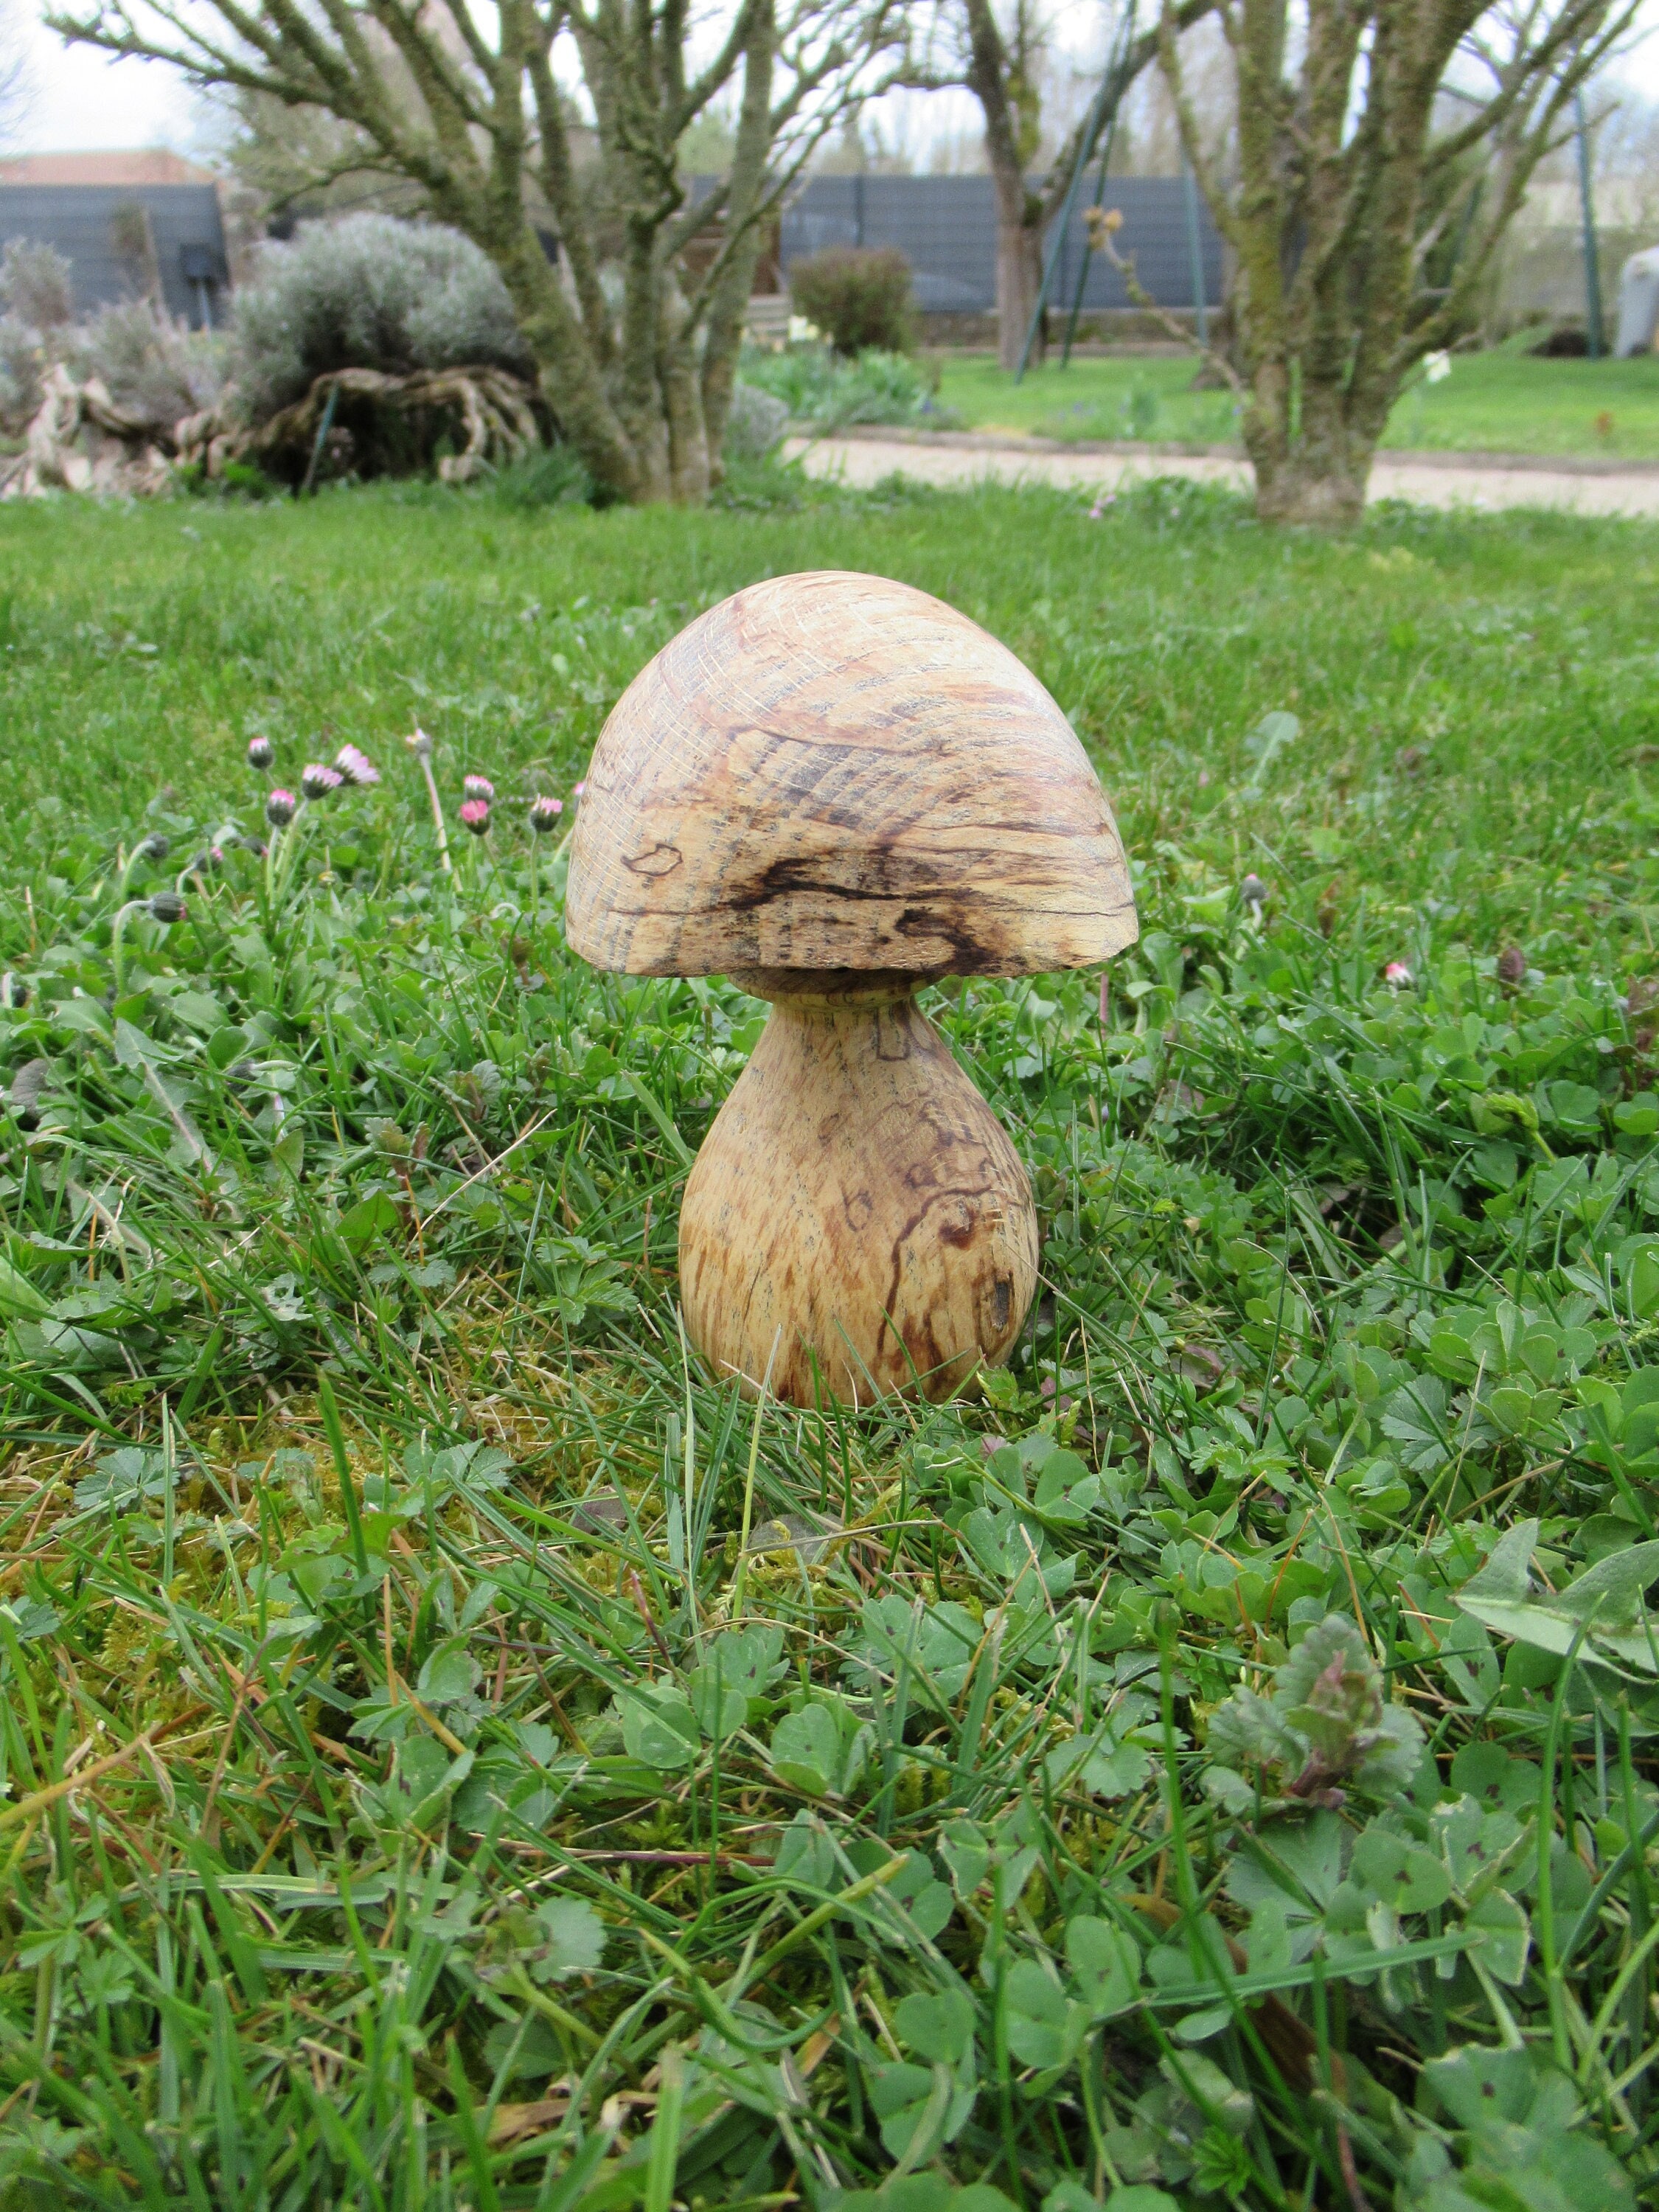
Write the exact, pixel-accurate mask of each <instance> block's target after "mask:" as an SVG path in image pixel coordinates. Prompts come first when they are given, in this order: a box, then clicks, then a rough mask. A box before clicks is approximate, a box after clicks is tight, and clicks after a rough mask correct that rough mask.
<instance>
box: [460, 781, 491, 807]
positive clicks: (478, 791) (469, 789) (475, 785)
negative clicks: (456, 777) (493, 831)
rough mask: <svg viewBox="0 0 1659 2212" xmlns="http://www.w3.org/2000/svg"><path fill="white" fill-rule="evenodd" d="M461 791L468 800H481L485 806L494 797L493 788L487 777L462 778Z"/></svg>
mask: <svg viewBox="0 0 1659 2212" xmlns="http://www.w3.org/2000/svg"><path fill="white" fill-rule="evenodd" d="M461 789H462V792H463V793H465V796H466V797H467V798H468V799H483V803H484V805H486V806H488V805H489V803H490V801H491V800H492V799H494V798H495V785H494V784H493V783H492V782H491V781H489V777H488V776H487V775H468V776H463V777H462V779H461Z"/></svg>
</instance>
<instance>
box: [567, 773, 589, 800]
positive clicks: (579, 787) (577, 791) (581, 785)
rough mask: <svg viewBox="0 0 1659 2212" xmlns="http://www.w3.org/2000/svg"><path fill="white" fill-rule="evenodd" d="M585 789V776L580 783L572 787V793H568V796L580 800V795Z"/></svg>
mask: <svg viewBox="0 0 1659 2212" xmlns="http://www.w3.org/2000/svg"><path fill="white" fill-rule="evenodd" d="M586 788H587V778H586V776H584V777H583V778H582V780H581V781H580V783H579V784H577V785H576V786H575V787H574V789H573V790H572V792H571V793H570V796H571V797H572V798H573V799H580V797H581V795H582V793H584V792H585V791H586Z"/></svg>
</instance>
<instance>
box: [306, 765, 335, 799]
mask: <svg viewBox="0 0 1659 2212" xmlns="http://www.w3.org/2000/svg"><path fill="white" fill-rule="evenodd" d="M344 781H345V778H344V777H343V775H341V773H340V771H339V769H337V768H330V767H329V766H328V764H327V763H326V762H325V761H307V763H306V764H305V766H304V768H303V769H301V771H300V788H301V791H302V792H304V793H305V795H306V797H307V799H326V798H327V797H328V794H329V793H330V792H331V791H337V790H338V789H339V788H340V786H341V785H342V784H343V782H344Z"/></svg>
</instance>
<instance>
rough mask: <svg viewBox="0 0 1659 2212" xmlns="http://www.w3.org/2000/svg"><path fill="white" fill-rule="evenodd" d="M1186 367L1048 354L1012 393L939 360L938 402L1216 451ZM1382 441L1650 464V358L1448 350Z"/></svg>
mask: <svg viewBox="0 0 1659 2212" xmlns="http://www.w3.org/2000/svg"><path fill="white" fill-rule="evenodd" d="M1197 368H1198V358H1197V356H1195V355H1194V356H1191V357H1189V358H1188V359H1184V360H1183V359H1181V358H1178V357H1165V358H1158V357H1156V356H1154V357H1150V358H1142V359H1134V358H1131V357H1127V356H1116V357H1114V358H1111V359H1106V360H1102V359H1098V358H1089V357H1085V356H1082V355H1079V356H1076V357H1075V358H1074V359H1073V361H1072V362H1069V363H1068V364H1067V365H1066V367H1065V368H1061V367H1060V364H1059V359H1058V356H1057V355H1056V356H1055V357H1054V360H1053V361H1052V362H1050V363H1049V364H1048V366H1046V367H1042V368H1033V369H1031V370H1030V371H1029V372H1028V374H1026V376H1025V378H1024V381H1023V382H1021V383H1020V384H1018V385H1016V384H1015V383H1014V381H1013V380H1012V377H1010V376H1008V375H1007V374H1005V373H1004V371H1002V370H1001V369H1000V368H998V367H997V365H996V363H995V362H994V359H993V358H992V357H991V356H989V355H988V354H987V355H977V354H970V355H957V356H951V357H950V358H949V359H947V361H946V362H945V368H944V376H943V381H942V383H941V386H940V390H939V398H940V400H941V402H942V403H943V404H945V405H946V406H949V407H952V408H954V409H955V410H956V411H957V414H958V415H960V416H961V417H962V419H963V422H965V423H966V424H967V425H968V427H969V428H972V429H989V428H1004V429H1012V430H1020V431H1028V432H1029V431H1037V432H1040V433H1041V434H1042V435H1043V436H1045V437H1051V438H1150V439H1168V440H1171V441H1196V442H1198V443H1200V444H1204V445H1225V444H1228V443H1231V441H1233V439H1234V437H1235V424H1236V417H1235V415H1234V401H1233V398H1232V394H1231V392H1194V391H1193V390H1191V389H1190V386H1191V384H1192V380H1193V377H1194V373H1195V372H1196V370H1197ZM1383 445H1384V446H1385V447H1405V448H1407V449H1408V450H1410V451H1413V452H1419V453H1420V452H1447V453H1541V454H1543V453H1559V454H1570V455H1573V456H1577V457H1583V458H1588V457H1595V458H1597V459H1604V460H1607V459H1611V460H1632V461H1637V460H1639V461H1651V460H1659V357H1654V358H1649V359H1644V360H1641V361H1539V360H1535V359H1534V358H1533V357H1532V356H1528V355H1516V354H1510V353H1505V352H1496V353H1485V354H1457V355H1455V356H1454V357H1453V360H1452V364H1451V373H1450V374H1449V375H1448V376H1446V377H1444V378H1443V379H1442V380H1440V382H1438V383H1437V384H1429V383H1426V382H1425V381H1423V380H1421V379H1419V380H1416V381H1415V382H1414V383H1413V385H1412V386H1410V387H1409V388H1408V389H1407V392H1405V393H1404V395H1403V396H1402V398H1401V400H1400V402H1399V404H1397V405H1396V407H1395V410H1394V413H1393V416H1391V418H1390V420H1389V427H1388V430H1387V432H1386V434H1385V435H1384V437H1383Z"/></svg>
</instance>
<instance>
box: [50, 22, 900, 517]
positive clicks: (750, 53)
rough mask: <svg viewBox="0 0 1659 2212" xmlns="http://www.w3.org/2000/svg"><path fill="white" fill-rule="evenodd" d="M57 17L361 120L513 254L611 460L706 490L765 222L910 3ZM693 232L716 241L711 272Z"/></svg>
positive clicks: (559, 363) (609, 478)
mask: <svg viewBox="0 0 1659 2212" xmlns="http://www.w3.org/2000/svg"><path fill="white" fill-rule="evenodd" d="M47 21H49V22H50V23H51V25H52V28H54V29H55V30H57V31H58V32H60V33H62V34H63V36H64V37H65V38H66V39H70V40H79V41H81V42H82V43H84V44H87V45H89V46H99V47H101V48H103V49H104V50H105V51H106V52H111V53H118V54H137V55H143V56H148V57H150V58H155V59H159V60H161V61H166V62H169V63H171V64H173V65H174V66H175V67H177V68H179V69H180V70H183V71H184V72H185V74H186V76H189V77H190V78H191V80H192V81H193V82H195V83H196V84H197V86H199V87H202V88H209V87H215V86H217V87H223V88H229V89H231V90H233V91H236V92H240V93H242V94H263V95H266V96H268V97H269V98H270V99H273V100H277V101H280V102H281V103H282V104H283V106H287V107H290V108H295V109H307V108H310V109H322V110H324V111H325V112H326V113H328V114H330V115H331V116H334V117H336V118H338V120H339V121H340V122H341V123H343V124H345V125H349V126H350V141H349V147H348V149H347V155H348V158H349V160H350V161H351V162H352V164H353V166H354V167H356V168H357V169H359V170H361V169H362V167H363V166H364V162H363V152H364V149H365V147H366V148H368V149H370V152H371V154H372V158H373V161H374V165H375V166H377V167H380V169H382V170H383V171H384V172H385V173H387V174H388V175H392V176H396V177H400V178H406V179H409V180H410V182H412V183H413V184H415V185H417V186H418V187H419V188H420V191H421V194H422V198H423V200H424V202H425V204H426V205H427V206H428V208H429V209H430V210H431V211H432V213H433V214H435V216H438V217H439V218H440V219H441V221H443V222H448V223H452V224H453V225H454V226H455V228H457V229H459V230H461V231H464V232H465V234H466V235H467V236H468V237H470V238H471V239H472V240H475V242H476V243H477V245H478V246H482V247H483V250H484V252H486V253H488V254H489V257H490V258H491V259H492V260H493V261H494V262H495V265H496V266H497V268H498V269H499V270H501V276H502V278H503V280H504V281H505V283H506V284H507V290H508V293H509V294H510V295H511V296H512V299H513V306H514V309H515V311H516V313H517V315H518V319H519V322H520V328H521V330H522V331H523V332H524V336H525V338H526V343H527V344H528V345H529V347H530V349H531V351H532V354H533V355H534V356H535V359H536V361H537V363H538V369H539V374H540V378H541V383H542V388H543V390H544V393H545V395H546V397H547V399H548V401H549V404H550V406H551V407H552V408H553V410H554V411H555V412H556V415H557V416H558V418H559V421H560V422H561V423H562V427H563V428H564V431H565V434H566V435H567V436H568V438H569V439H570V441H571V442H572V443H573V444H574V446H575V447H576V449H577V450H578V452H579V453H580V454H581V456H582V459H584V460H585V461H586V465H587V466H588V468H589V469H590V470H591V471H592V474H593V476H594V477H595V479H596V480H597V481H598V482H599V483H600V484H601V485H602V486H604V487H605V488H606V489H608V490H610V491H611V492H612V493H614V494H616V495H619V496H621V497H623V498H624V499H629V500H635V501H648V500H664V499H672V500H678V501H697V500H700V499H702V497H703V496H704V495H706V494H707V492H708V489H709V486H710V484H711V483H712V482H714V480H715V478H716V477H717V475H718V472H719V465H720V463H719V455H720V436H721V433H722V430H723V428H724V425H725V421H726V411H727V408H728V405H729V402H730V398H731V392H732V382H733V378H734V372H735V366H736V359H737V353H738V345H739V343H740V342H741V338H742V333H743V320H744V311H745V307H746V302H747V300H748V295H749V289H750V282H751V279H752V276H753V272H754V268H755V264H756V261H757V258H758V255H759V252H760V247H761V243H762V236H763V224H764V222H765V221H766V220H767V218H768V216H769V213H770V211H771V210H772V209H773V208H774V207H775V205H776V204H777V202H778V199H779V197H780V195H781V193H782V192H783V191H785V190H786V189H787V186H788V185H789V183H790V182H791V181H792V180H793V177H794V176H795V175H797V174H798V173H799V170H800V168H801V167H802V165H803V164H804V163H805V161H806V160H807V159H808V157H809V156H810V155H811V150H812V149H813V148H814V147H815V146H816V145H817V143H818V141H819V139H820V138H821V137H823V133H824V132H825V131H827V130H828V129H829V128H830V127H831V126H832V125H833V123H834V122H835V121H836V120H837V119H839V117H840V116H841V115H842V113H844V112H846V110H847V109H848V106H856V105H857V103H858V102H859V101H860V100H861V99H863V98H865V97H867V96H869V95H871V94H873V93H875V92H878V91H879V90H880V89H881V88H883V86H884V83H885V82H886V81H887V76H886V72H885V71H884V66H883V63H884V57H890V54H891V52H892V49H893V46H894V42H895V40H896V27H897V25H898V23H899V21H900V9H899V4H898V0H738V4H737V5H736V7H735V9H727V10H726V12H725V14H724V15H722V17H721V18H720V19H719V20H718V21H715V22H714V23H713V24H712V25H701V24H694V21H693V19H692V15H691V11H690V0H497V5H496V6H495V8H494V9H491V10H490V11H489V15H488V18H487V20H486V18H485V16H484V15H483V14H482V13H481V12H480V11H478V10H477V9H474V8H473V7H472V6H471V5H470V4H469V0H103V4H94V5H92V6H91V7H90V9H89V10H88V12H87V13H84V14H74V13H71V12H70V11H69V10H68V9H62V10H60V11H58V12H56V13H52V14H49V15H48V17H47ZM701 35H706V36H707V38H708V52H707V55H706V57H705V58H702V61H701V63H700V64H699V63H698V62H697V60H696V57H695V55H694V51H693V49H694V46H696V44H697V43H698V40H699V37H700V36H701ZM573 67H574V69H576V70H579V71H580V80H581V83H582V87H583V89H584V92H585V95H586V106H587V109H588V110H589V111H590V112H591V115H592V122H591V125H588V126H587V128H586V130H585V131H583V132H582V133H581V134H580V143H579V134H578V133H577V132H576V131H574V129H573V126H572V120H571V112H570V105H571V104H570V99H569V95H568V93H567V92H566V91H565V90H564V89H563V88H562V84H561V82H560V72H561V70H566V71H567V72H568V70H569V69H571V68H573ZM728 94H729V96H730V97H731V98H732V100H734V102H735V106H736V121H735V129H734V139H733V149H732V161H731V167H730V169H729V172H728V173H727V175H726V177H725V178H724V179H722V180H721V181H720V184H719V185H717V187H716V188H715V190H714V191H713V192H712V193H711V194H709V195H708V196H707V197H704V198H703V199H702V200H701V201H699V202H698V203H697V204H690V200H689V196H688V192H687V189H686V186H685V185H684V181H683V179H682V177H681V174H680V171H679V166H678V146H679V143H680V140H681V138H682V137H683V136H684V133H685V131H687V130H688V129H689V128H690V125H692V124H693V123H694V122H695V121H696V119H697V118H698V117H699V116H701V115H702V114H703V113H704V112H706V111H707V110H708V108H709V107H710V106H711V104H714V103H718V102H719V101H720V100H721V98H722V96H723V95H728ZM532 197H534V198H536V199H539V201H540V202H541V203H542V204H544V206H545V208H546V209H547V210H550V214H551V216H552V221H553V224H554V226H555V227H556V232H557V237H558V242H559V248H560V252H561V265H560V266H558V267H556V266H555V264H554V263H553V262H552V261H551V260H550V258H549V255H548V253H547V252H546V250H545V249H544V245H543V242H542V240H541V238H540V236H539V235H538V227H537V222H536V214H535V210H534V208H533V206H532ZM693 240H703V241H706V242H708V243H711V244H712V247H713V250H712V251H709V252H705V253H703V254H702V255H701V256H699V257H698V260H697V264H696V274H693V273H692V272H691V270H690V268H689V267H688V263H687V260H686V258H685V252H686V248H687V247H688V246H690V244H691V243H692V241H693Z"/></svg>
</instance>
